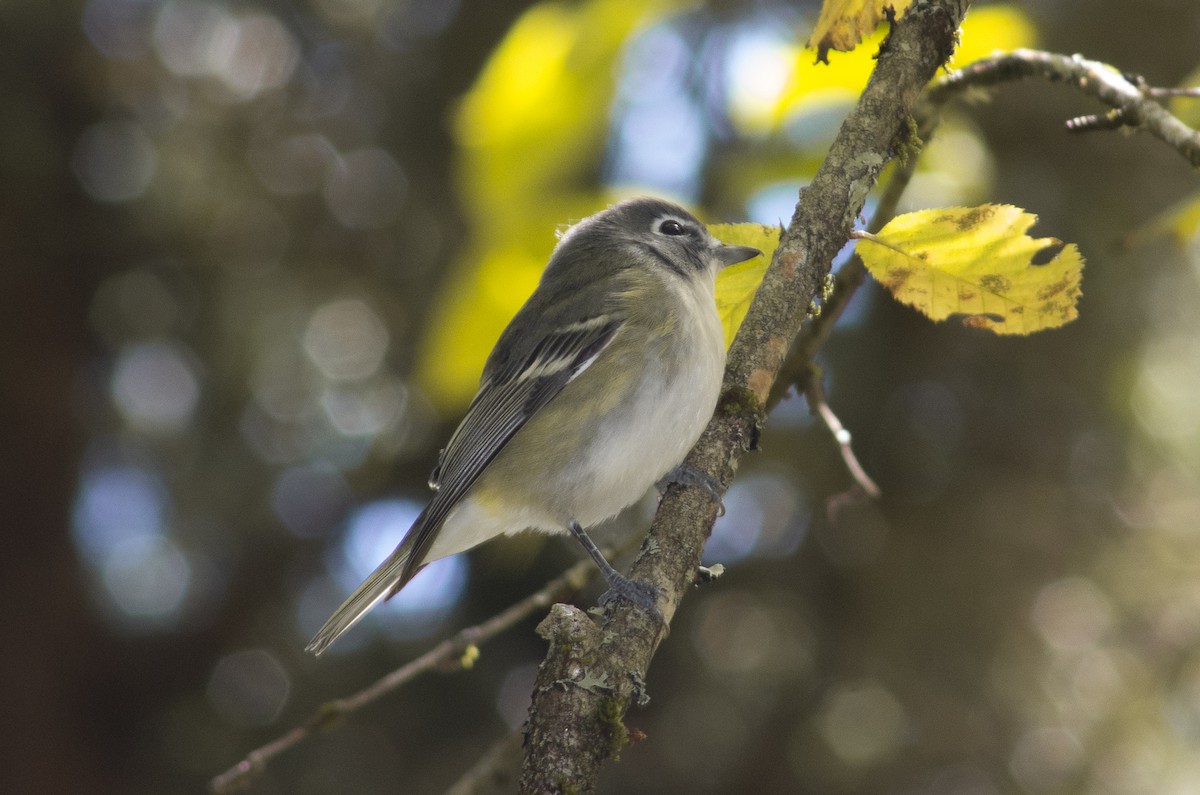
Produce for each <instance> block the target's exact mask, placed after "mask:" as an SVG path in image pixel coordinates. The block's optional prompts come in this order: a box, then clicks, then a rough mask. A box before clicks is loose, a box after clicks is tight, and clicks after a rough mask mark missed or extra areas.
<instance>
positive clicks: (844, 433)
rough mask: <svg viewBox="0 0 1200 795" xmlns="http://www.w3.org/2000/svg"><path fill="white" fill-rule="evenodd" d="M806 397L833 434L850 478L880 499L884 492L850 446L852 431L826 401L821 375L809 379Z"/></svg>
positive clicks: (871, 496) (873, 496)
mask: <svg viewBox="0 0 1200 795" xmlns="http://www.w3.org/2000/svg"><path fill="white" fill-rule="evenodd" d="M804 395H805V397H806V398H808V406H809V408H810V409H811V410H813V411H815V412H816V413H817V415H818V416H820V418H821V421H822V422H824V423H825V427H826V428H828V429H829V432H830V433H831V434H833V438H834V440H835V441H836V442H837V443H838V447H840V448H841V451H842V461H844V462H845V464H846V469H847V470H849V471H850V476H851V477H852V478H854V481H855V482H856V483H858V485H859V488H861V489H862V490H863V491H864V492H866V494H867V496H868V497H870V498H872V499H879V496H880V494H881V493H882V492H880V490H879V486H877V485H875V481H873V480H871V476H870V475H868V474H867V471H866V470H865V469H863V466H862V464H860V463H859V462H858V457H857V456H855V455H854V450H853V448H851V446H850V441H851V439H850V431H848V430H846V426H844V425H842V421H841V420H839V419H838V416H837V414H834V413H833V409H831V408H830V407H829V401H828V400H826V399H825V385H824V384H823V383H822V381H821V377H820V375H819V374H816V373H814V374H813V375H812V376H811V377H810V378H809V379H808V389H807V390H805V392H804Z"/></svg>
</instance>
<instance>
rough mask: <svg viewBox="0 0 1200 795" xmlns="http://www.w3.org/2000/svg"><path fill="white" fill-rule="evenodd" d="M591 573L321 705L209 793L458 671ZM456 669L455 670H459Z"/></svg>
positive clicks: (579, 573)
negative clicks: (432, 678) (471, 655)
mask: <svg viewBox="0 0 1200 795" xmlns="http://www.w3.org/2000/svg"><path fill="white" fill-rule="evenodd" d="M594 572H595V566H594V565H592V563H591V561H587V560H583V561H580V562H579V563H576V564H575V565H574V566H572V567H571V568H569V569H567V570H566V572H564V573H563V574H562V575H560V576H559V577H556V578H555V579H553V580H551V581H550V582H548V583H546V584H545V585H544V586H542V587H541V588H540V589H538V590H537V591H536V592H534V593H532V594H530V595H529V596H526V597H525V598H524V599H522V600H521V601H519V602H517V603H515V604H513V605H512V606H511V607H509V608H507V609H506V610H504V611H502V612H500V613H497V614H496V615H494V616H492V617H491V618H489V619H488V620H487V621H484V622H483V623H482V624H476V625H475V626H472V627H467V628H465V629H463V630H460V631H459V632H458V633H457V634H455V635H454V636H452V637H450V638H447V639H446V640H444V641H442V642H441V643H439V644H438V645H436V646H434V647H433V648H432V649H430V650H429V651H427V652H425V653H424V654H422V655H421V656H420V657H418V658H416V659H415V660H413V661H411V662H409V663H407V664H406V665H403V666H401V667H399V668H397V669H396V670H394V671H392V672H391V673H389V674H388V675H387V676H385V677H383V678H382V679H380V680H378V681H376V682H375V683H374V684H372V685H371V686H370V687H367V688H366V689H364V690H360V691H359V692H358V693H355V694H354V695H352V696H348V697H346V698H339V699H336V700H334V701H329V702H326V703H325V704H323V705H321V706H320V707H319V708H318V709H317V711H316V712H314V713H313V714H312V715H311V716H310V717H309V718H308V719H307V720H305V721H304V722H303V723H301V724H300V725H299V726H297V727H295V728H294V729H292V730H291V731H289V732H287V733H286V734H284V735H283V736H281V737H278V738H276V739H275V740H272V741H271V742H269V743H267V744H266V745H264V746H262V747H260V748H257V749H255V750H253V751H251V752H250V753H249V754H247V755H246V758H245V759H243V760H242V761H240V762H238V763H237V764H236V765H234V766H233V767H231V768H229V770H227V771H225V772H224V773H222V774H221V775H219V776H217V777H216V778H214V779H213V780H212V781H211V782H210V783H209V790H210V791H211V792H213V793H218V795H223V793H227V792H235V791H237V790H239V789H242V788H244V787H246V786H248V785H249V783H250V782H251V780H253V779H254V778H255V777H257V776H258V775H260V774H261V773H262V772H263V771H264V770H265V769H266V765H267V763H268V762H269V761H270V760H272V759H274V758H275V757H276V756H279V755H280V754H281V753H283V752H284V751H287V750H289V749H291V748H293V747H294V746H296V745H299V744H300V743H301V742H302V741H304V740H306V739H308V738H309V737H311V736H312V735H314V734H316V733H317V732H319V731H322V730H324V729H326V728H328V727H330V726H332V725H334V724H336V723H338V722H339V721H341V720H342V719H344V718H346V717H347V716H349V715H352V714H353V713H355V712H357V711H358V710H360V709H362V708H363V707H365V706H367V705H368V704H370V703H371V702H373V701H375V700H377V699H378V698H380V697H381V696H384V695H386V694H388V693H390V692H392V691H393V690H395V689H396V688H398V687H400V686H401V685H404V684H406V683H408V682H410V681H412V680H413V679H415V678H416V677H417V676H419V675H420V674H423V673H427V672H429V671H432V670H435V669H440V668H442V667H443V666H444V665H445V663H446V662H447V661H449V660H453V659H457V660H458V662H457V666H462V665H463V660H464V654H465V653H466V652H467V651H468V650H469V649H471V648H473V647H477V646H480V645H481V644H483V643H485V642H487V641H489V640H491V639H492V638H494V637H496V636H497V635H499V634H500V633H501V632H504V631H505V630H507V629H509V628H511V627H512V626H514V625H516V624H518V623H519V622H521V621H523V620H524V619H526V618H528V617H529V616H531V615H533V614H534V613H535V612H537V611H538V610H544V609H546V608H547V607H549V606H550V605H551V604H553V603H554V602H555V601H557V600H559V599H562V598H564V597H565V596H566V595H567V594H570V593H574V592H575V591H578V590H579V589H581V588H582V587H583V586H584V585H585V584H586V583H587V580H588V578H589V577H590V576H591V575H592V574H593V573H594ZM457 666H456V667H457Z"/></svg>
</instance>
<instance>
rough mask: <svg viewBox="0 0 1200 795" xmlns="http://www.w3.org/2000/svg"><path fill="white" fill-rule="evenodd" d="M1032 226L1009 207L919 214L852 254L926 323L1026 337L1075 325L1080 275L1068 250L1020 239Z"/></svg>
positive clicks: (1079, 263)
mask: <svg viewBox="0 0 1200 795" xmlns="http://www.w3.org/2000/svg"><path fill="white" fill-rule="evenodd" d="M1036 221H1037V216H1036V215H1033V214H1031V213H1026V212H1024V211H1022V210H1021V209H1020V208H1018V207H1012V206H1010V205H998V204H985V205H982V206H980V207H951V208H942V209H936V210H922V211H920V212H915V213H908V214H907V215H901V216H898V217H896V218H895V219H893V220H892V221H891V222H890V223H889V224H887V226H885V227H884V228H883V229H881V230H880V231H879V234H878V235H876V236H875V240H872V239H871V238H864V240H865V241H866V242H868V243H873V245H867V246H862V245H860V246H859V247H858V254H859V256H860V257H862V259H863V262H864V263H866V266H867V269H868V270H870V271H871V275H872V276H874V277H875V278H876V279H878V280H879V281H880V283H882V284H883V286H884V287H886V288H887V289H888V290H889V291H890V292H891V293H892V295H893V296H895V297H896V299H897V300H900V301H902V302H904V303H906V304H909V305H911V306H913V307H916V308H917V309H918V310H920V311H921V312H923V313H924V314H925V315H927V316H928V317H930V318H932V319H933V320H945V319H946V318H949V317H952V316H960V317H962V319H963V323H964V324H965V325H968V326H972V327H974V328H984V329H988V330H990V331H994V332H996V333H997V334H1030V333H1032V332H1034V331H1040V330H1042V329H1047V328H1055V327H1058V326H1061V325H1063V324H1065V323H1067V322H1069V321H1071V320H1073V319H1074V318H1075V317H1076V315H1077V314H1078V311H1077V309H1076V306H1075V304H1076V301H1077V300H1078V298H1079V295H1080V288H1079V284H1080V280H1081V278H1082V275H1083V257H1082V256H1081V255H1080V253H1079V249H1078V248H1076V247H1075V245H1074V244H1064V243H1063V242H1062V241H1061V240H1056V239H1054V238H1031V237H1029V236H1028V235H1027V234H1026V232H1027V231H1028V230H1029V228H1030V227H1031V226H1033V224H1034V223H1035V222H1036ZM880 243H882V244H883V245H880Z"/></svg>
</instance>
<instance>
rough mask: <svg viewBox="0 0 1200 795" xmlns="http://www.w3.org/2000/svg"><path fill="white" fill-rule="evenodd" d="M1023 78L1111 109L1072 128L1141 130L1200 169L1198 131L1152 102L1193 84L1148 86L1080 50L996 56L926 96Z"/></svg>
mask: <svg viewBox="0 0 1200 795" xmlns="http://www.w3.org/2000/svg"><path fill="white" fill-rule="evenodd" d="M1026 77H1040V78H1042V79H1044V80H1049V81H1051V82H1061V83H1064V84H1066V85H1069V86H1071V87H1072V88H1074V89H1075V90H1076V91H1079V92H1081V93H1083V94H1086V95H1088V96H1090V97H1094V98H1095V99H1098V100H1100V101H1101V102H1103V103H1104V104H1106V105H1108V106H1110V107H1111V108H1113V112H1110V113H1108V114H1102V115H1098V116H1094V117H1088V118H1089V119H1090V120H1091V121H1081V120H1079V119H1073V120H1072V126H1071V129H1074V130H1090V129H1109V128H1112V127H1118V126H1128V127H1133V128H1136V129H1139V130H1145V131H1147V132H1149V133H1150V134H1151V135H1153V136H1155V137H1156V138H1158V139H1159V140H1161V141H1163V142H1164V143H1166V144H1167V145H1168V146H1170V147H1172V148H1173V149H1175V150H1176V151H1177V152H1179V154H1181V155H1183V156H1184V157H1185V158H1187V160H1188V162H1190V163H1191V164H1192V165H1193V166H1196V167H1198V168H1200V132H1197V131H1196V130H1193V129H1192V128H1191V127H1189V126H1187V125H1186V124H1184V123H1183V122H1182V121H1180V120H1179V119H1178V118H1176V117H1175V116H1173V115H1172V114H1171V113H1170V111H1168V110H1167V109H1166V108H1164V107H1163V106H1162V105H1160V104H1158V103H1157V102H1156V101H1155V99H1156V98H1158V97H1163V96H1175V95H1185V96H1195V95H1196V89H1159V88H1152V87H1150V86H1148V85H1146V82H1145V80H1143V79H1142V78H1141V77H1138V76H1136V75H1126V74H1122V73H1121V72H1119V71H1117V70H1116V69H1114V68H1112V67H1111V66H1109V65H1107V64H1105V63H1101V62H1100V61H1092V60H1089V59H1087V58H1084V57H1083V56H1082V55H1059V54H1058V53H1052V52H1044V51H1042V50H1026V49H1021V50H1013V51H1012V52H1010V53H1003V54H1000V55H994V56H992V57H990V58H984V59H982V60H979V61H976V62H974V63H972V64H970V65H969V66H966V67H964V68H962V69H959V70H957V71H955V72H951V73H950V74H948V75H946V76H945V77H943V78H941V79H940V80H937V81H935V82H934V83H933V84H932V85H931V86H930V87H929V91H928V92H927V97H928V99H929V100H930V101H931V102H933V103H935V104H937V105H941V104H944V103H945V102H946V101H947V100H949V99H950V98H951V97H953V96H957V95H959V94H960V93H962V91H964V90H965V89H967V88H969V87H972V86H993V85H996V84H997V83H1004V82H1008V81H1010V80H1019V79H1022V78H1026Z"/></svg>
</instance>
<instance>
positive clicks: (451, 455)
mask: <svg viewBox="0 0 1200 795" xmlns="http://www.w3.org/2000/svg"><path fill="white" fill-rule="evenodd" d="M621 323H622V321H621V320H620V319H619V318H616V317H613V316H611V315H596V316H594V317H591V318H588V319H586V320H582V321H579V322H575V323H571V324H569V325H565V326H561V327H559V328H558V329H557V330H556V331H555V332H554V333H552V334H549V335H547V336H545V337H543V338H542V339H541V340H539V341H538V342H537V343H536V344H535V345H533V346H532V347H531V350H529V351H528V353H525V354H524V355H521V354H520V353H518V355H515V356H506V357H500V358H497V357H494V358H493V359H492V360H489V362H488V367H487V368H486V369H485V370H484V376H483V383H482V385H481V386H480V387H479V392H478V393H476V395H475V399H474V400H472V401H471V405H470V407H469V408H468V409H467V414H466V416H465V417H464V418H463V421H462V423H461V424H460V425H459V426H458V430H456V431H455V432H454V435H453V436H451V437H450V442H449V443H448V444H447V445H446V449H445V450H444V451H443V452H442V455H441V458H440V460H439V461H438V465H437V468H436V469H434V471H433V474H432V475H431V476H430V479H429V482H430V485H431V486H433V487H434V488H436V489H437V494H435V495H434V498H433V500H432V502H430V504H429V507H428V509H427V511H426V514H427V515H426V516H424V521H422V522H419V523H418V524H419V525H420V526H419V528H414V533H415V534H416V535H417V537H416V538H414V539H413V541H412V543H413V552H412V555H411V556H410V557H409V565H408V567H407V568H408V569H409V570H412V573H415V569H416V567H417V566H419V565H420V563H421V559H422V558H423V557H424V556H425V552H426V551H428V548H429V546H430V545H431V544H432V543H433V539H434V537H435V536H436V534H437V530H438V528H439V527H441V524H442V522H443V521H444V520H445V518H446V515H447V514H449V512H450V510H451V509H452V508H453V507H454V506H455V505H457V504H458V502H459V500H461V499H462V498H463V496H464V495H465V494H466V493H467V490H468V489H470V488H471V486H472V485H473V484H474V483H475V481H476V480H477V479H478V478H479V476H480V474H482V472H483V470H484V469H485V468H486V467H487V465H488V464H489V463H491V461H492V459H493V458H495V457H496V455H497V454H498V453H499V452H500V451H501V450H502V449H503V448H504V446H505V445H506V444H508V440H509V439H511V438H512V437H513V435H514V434H515V433H516V432H517V431H519V430H520V429H521V427H522V426H523V425H524V424H525V423H526V422H528V421H529V418H530V417H532V416H533V415H534V414H536V413H537V412H538V411H539V410H540V409H541V408H542V407H543V406H545V405H546V404H547V403H549V402H550V401H551V400H552V399H553V398H554V396H555V395H557V394H558V393H559V392H561V391H562V389H563V387H565V386H566V385H567V384H569V383H570V382H571V381H573V380H574V379H575V378H577V377H578V376H579V374H580V373H582V372H583V371H584V370H586V369H587V368H588V367H589V366H590V365H591V364H592V362H594V361H596V358H597V357H599V355H600V353H601V352H602V351H603V350H604V349H605V348H606V347H608V345H609V343H611V342H612V340H613V338H614V337H616V335H617V332H618V330H619V329H620V327H621ZM407 540H408V539H406V541H407ZM406 573H407V572H406ZM410 576H411V575H410ZM407 580H408V577H402V578H401V581H400V583H399V584H398V586H397V588H396V590H399V587H401V586H402V585H403V583H404V582H407ZM393 592H394V591H393Z"/></svg>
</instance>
